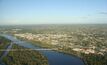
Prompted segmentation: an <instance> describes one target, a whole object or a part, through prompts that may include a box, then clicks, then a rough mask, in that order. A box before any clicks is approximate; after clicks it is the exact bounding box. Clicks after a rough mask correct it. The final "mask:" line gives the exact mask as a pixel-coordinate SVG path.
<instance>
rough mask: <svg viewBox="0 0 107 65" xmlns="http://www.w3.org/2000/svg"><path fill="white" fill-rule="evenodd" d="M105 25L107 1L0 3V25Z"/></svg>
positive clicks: (22, 0)
mask: <svg viewBox="0 0 107 65" xmlns="http://www.w3.org/2000/svg"><path fill="white" fill-rule="evenodd" d="M79 23H86V24H87V23H89V24H94V23H107V0H0V24H3V25H4V24H6V25H7V24H79Z"/></svg>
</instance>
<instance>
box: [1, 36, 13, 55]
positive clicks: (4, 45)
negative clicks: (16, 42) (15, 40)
mask: <svg viewBox="0 0 107 65" xmlns="http://www.w3.org/2000/svg"><path fill="white" fill-rule="evenodd" d="M10 42H11V41H10V40H8V39H6V38H5V37H3V36H0V50H2V49H5V48H7V46H8V45H9V44H10ZM1 54H2V51H0V56H1Z"/></svg>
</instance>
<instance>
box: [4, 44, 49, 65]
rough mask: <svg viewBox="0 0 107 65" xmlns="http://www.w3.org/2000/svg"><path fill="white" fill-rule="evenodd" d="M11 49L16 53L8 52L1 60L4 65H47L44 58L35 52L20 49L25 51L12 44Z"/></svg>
mask: <svg viewBox="0 0 107 65" xmlns="http://www.w3.org/2000/svg"><path fill="white" fill-rule="evenodd" d="M12 49H17V50H16V51H10V52H9V53H8V55H7V56H6V57H4V58H3V62H4V63H5V64H6V65H14V64H17V65H24V64H26V65H48V61H47V59H46V57H44V56H43V55H42V54H40V53H39V52H37V51H31V50H30V51H28V50H23V51H21V50H20V49H26V48H24V47H22V46H18V45H16V44H13V46H12Z"/></svg>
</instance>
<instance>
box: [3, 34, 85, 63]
mask: <svg viewBox="0 0 107 65" xmlns="http://www.w3.org/2000/svg"><path fill="white" fill-rule="evenodd" d="M3 36H4V37H6V38H8V39H10V40H11V41H12V42H13V43H14V44H18V45H20V46H23V47H26V48H30V49H41V48H40V47H37V46H35V45H32V44H31V43H28V42H26V41H20V40H19V39H16V38H15V37H14V36H11V35H6V34H5V35H3ZM38 51H39V50H38ZM39 52H40V53H42V54H43V55H44V56H46V57H47V59H48V63H49V65H84V63H83V61H82V60H81V59H80V58H78V57H74V56H72V55H67V54H63V53H59V52H56V51H52V50H48V51H45V50H44V51H41V50H40V51H39Z"/></svg>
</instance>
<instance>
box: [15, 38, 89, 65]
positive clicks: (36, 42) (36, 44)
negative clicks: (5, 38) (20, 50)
mask: <svg viewBox="0 0 107 65" xmlns="http://www.w3.org/2000/svg"><path fill="white" fill-rule="evenodd" d="M16 38H18V39H20V40H22V41H27V42H28V43H31V44H32V45H34V46H38V47H41V48H49V49H52V48H53V47H55V46H52V45H50V46H47V45H45V46H44V45H41V44H42V42H40V41H30V40H27V39H24V38H20V37H16ZM53 51H55V52H58V53H62V54H66V55H70V56H74V57H76V58H79V59H80V60H82V61H83V63H84V65H87V64H86V61H85V60H84V59H83V58H82V57H81V56H79V55H77V53H76V52H75V53H76V54H75V53H74V51H73V50H72V53H68V52H67V51H64V50H59V49H58V50H53Z"/></svg>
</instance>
